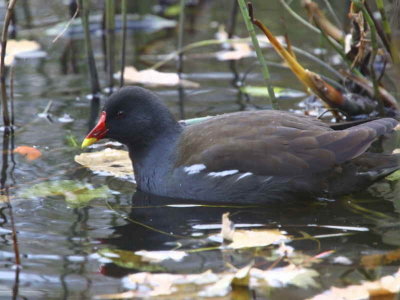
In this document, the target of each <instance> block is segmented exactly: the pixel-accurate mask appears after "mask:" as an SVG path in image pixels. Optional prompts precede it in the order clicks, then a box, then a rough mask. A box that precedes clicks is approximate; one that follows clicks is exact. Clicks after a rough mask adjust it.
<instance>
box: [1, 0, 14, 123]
mask: <svg viewBox="0 0 400 300" xmlns="http://www.w3.org/2000/svg"><path fill="white" fill-rule="evenodd" d="M16 2H17V0H10V2H9V3H8V6H7V12H6V16H5V19H4V24H3V30H2V32H1V55H0V84H1V104H2V109H3V122H4V126H5V127H9V126H10V114H9V112H8V100H7V86H6V66H5V57H6V49H7V38H8V27H9V25H10V21H11V17H12V14H13V10H14V6H15V3H16Z"/></svg>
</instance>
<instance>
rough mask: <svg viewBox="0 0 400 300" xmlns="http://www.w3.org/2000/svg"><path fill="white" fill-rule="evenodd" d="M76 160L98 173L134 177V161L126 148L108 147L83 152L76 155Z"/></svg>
mask: <svg viewBox="0 0 400 300" xmlns="http://www.w3.org/2000/svg"><path fill="white" fill-rule="evenodd" d="M75 161H76V162H77V163H78V164H81V165H83V166H85V167H87V168H89V169H90V170H92V171H94V172H95V173H98V174H102V175H112V176H115V177H122V178H132V177H133V168H132V162H131V160H130V158H129V154H128V152H127V151H124V150H116V149H111V148H106V149H104V150H102V151H98V152H88V153H81V154H79V155H76V156H75Z"/></svg>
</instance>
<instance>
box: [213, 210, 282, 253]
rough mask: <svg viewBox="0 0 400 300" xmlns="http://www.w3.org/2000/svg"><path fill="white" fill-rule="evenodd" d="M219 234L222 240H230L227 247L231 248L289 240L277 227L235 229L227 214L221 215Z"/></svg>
mask: <svg viewBox="0 0 400 300" xmlns="http://www.w3.org/2000/svg"><path fill="white" fill-rule="evenodd" d="M221 235H222V237H223V238H224V240H228V241H231V243H230V244H228V247H229V248H232V249H240V248H250V247H264V246H268V245H271V244H274V243H278V242H282V241H286V240H289V237H288V236H285V235H284V234H283V233H282V232H281V231H279V230H277V229H263V230H260V229H253V230H235V229H234V224H233V223H232V222H231V221H230V220H229V214H224V215H223V216H222V229H221Z"/></svg>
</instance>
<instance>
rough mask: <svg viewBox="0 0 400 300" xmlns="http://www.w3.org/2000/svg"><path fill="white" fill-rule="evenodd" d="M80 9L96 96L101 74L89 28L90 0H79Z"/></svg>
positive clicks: (93, 89)
mask: <svg viewBox="0 0 400 300" xmlns="http://www.w3.org/2000/svg"><path fill="white" fill-rule="evenodd" d="M79 9H80V11H81V20H82V26H83V32H84V36H85V48H86V55H87V60H88V65H89V76H90V85H91V89H92V95H93V96H95V95H97V94H98V93H100V83H99V75H98V73H97V68H96V61H95V59H94V54H93V48H92V41H91V39H90V30H89V0H79Z"/></svg>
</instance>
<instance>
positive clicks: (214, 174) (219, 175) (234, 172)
mask: <svg viewBox="0 0 400 300" xmlns="http://www.w3.org/2000/svg"><path fill="white" fill-rule="evenodd" d="M236 173H239V170H226V171H221V172H211V173H208V176H211V177H224V176H228V175H233V174H236Z"/></svg>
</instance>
